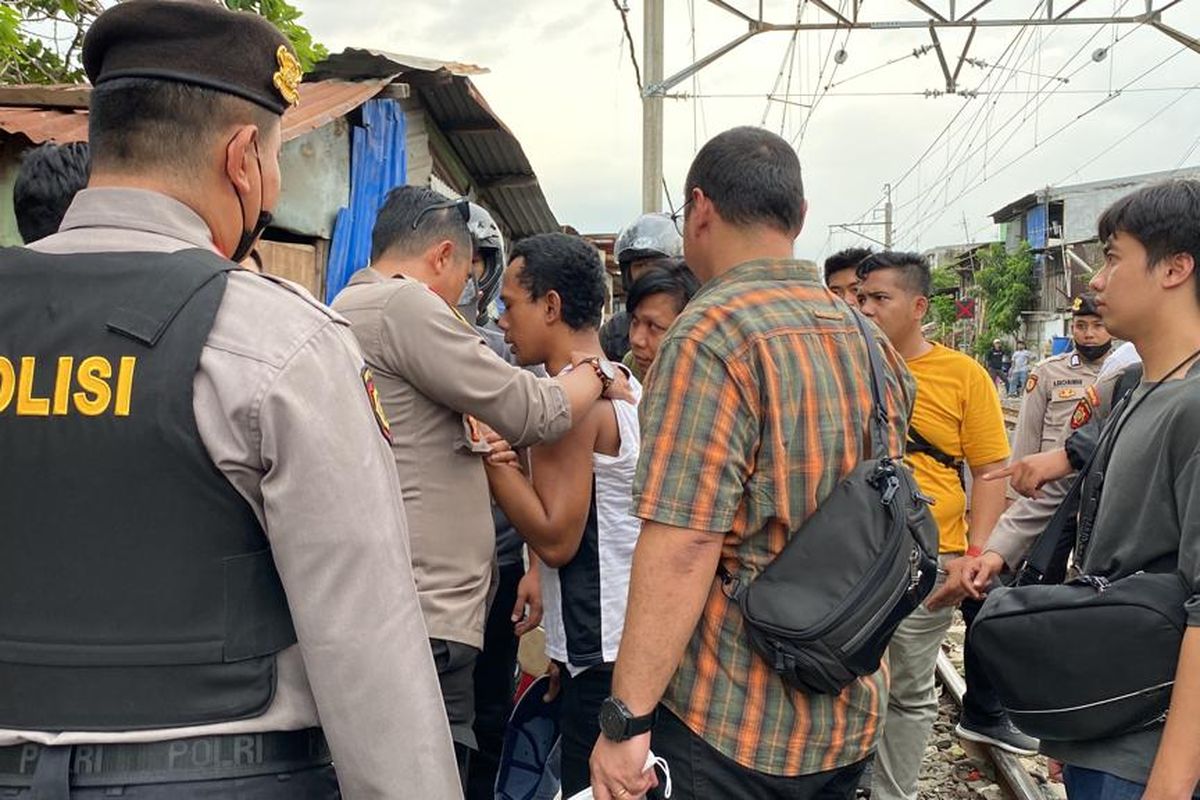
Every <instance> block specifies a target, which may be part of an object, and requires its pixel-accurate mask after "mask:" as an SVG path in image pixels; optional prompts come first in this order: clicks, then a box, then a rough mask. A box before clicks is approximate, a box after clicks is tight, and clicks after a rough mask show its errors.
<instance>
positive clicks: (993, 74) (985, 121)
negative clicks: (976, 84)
mask: <svg viewBox="0 0 1200 800" xmlns="http://www.w3.org/2000/svg"><path fill="white" fill-rule="evenodd" d="M1042 5H1043V4H1042V3H1039V4H1038V6H1037V8H1035V9H1034V10H1033V13H1032V14H1031V15H1030V18H1031V19H1032V17H1033V16H1034V15H1036V14H1037V13H1038V12H1039V11H1040V10H1041V8H1042ZM1028 34H1029V28H1028V26H1023V27H1022V28H1021V29H1019V30H1018V31H1017V33H1016V35H1015V36H1014V37H1013V40H1012V41H1011V42H1010V43H1009V46H1008V47H1006V48H1005V50H1004V52H1003V53H1002V54H1001V57H1000V58H999V59H998V60H997V61H996V62H994V63H993V64H992V65H991V66H990V68H989V70H988V73H987V75H986V76H985V78H984V81H985V82H984V84H983V85H984V86H986V87H987V88H986V93H985V96H984V98H983V101H982V103H981V104H980V105H979V106H978V107H977V108H976V110H975V113H974V115H972V116H971V117H970V118H969V119H968V120H967V121H966V122H965V123H964V124H963V125H962V126H960V127H959V129H958V134H957V135H953V134H952V133H951V132H952V131H953V130H954V123H955V122H956V120H957V119H958V118H959V117H960V116H962V115H963V114H964V113H965V112H966V110H967V108H968V104H964V105H963V106H962V107H961V108H960V109H959V112H958V113H957V114H955V116H954V118H952V119H951V120H950V122H949V123H948V124H947V126H946V127H945V128H943V130H942V133H941V134H940V135H939V137H938V139H935V141H934V143H933V144H931V145H930V147H929V148H927V150H926V152H925V153H924V154H922V156H920V157H919V158H918V159H917V161H916V162H915V164H914V165H913V167H910V169H909V171H908V172H906V173H905V174H904V175H903V176H901V177H900V178H899V179H898V180H897V181H896V182H895V183H894V184H893V188H894V189H895V188H897V187H899V186H901V185H902V184H903V183H904V181H906V180H907V179H908V177H909V176H910V175H911V174H912V173H913V171H914V170H919V168H920V166H921V165H922V164H923V163H924V160H925V159H926V158H927V157H928V156H929V155H930V154H932V152H933V151H934V149H935V146H936V144H937V143H938V141H939V140H940V139H941V138H945V140H946V145H945V147H946V153H947V162H946V164H945V165H944V166H943V167H942V169H941V171H940V172H939V173H937V175H936V176H935V177H934V178H933V181H932V183H931V185H930V186H928V187H926V188H925V190H924V191H921V190H920V188H919V189H918V191H917V192H916V193H914V195H913V198H912V199H911V200H909V201H906V202H902V203H899V204H897V206H896V211H897V212H900V211H902V210H904V209H905V208H907V207H909V206H911V205H913V204H917V205H918V209H919V208H920V204H921V203H922V202H936V198H937V196H938V195H939V194H941V193H943V192H948V191H949V185H950V181H951V180H952V179H953V177H954V175H955V174H956V173H957V171H958V170H959V169H960V167H961V165H962V164H963V163H964V162H965V160H966V159H967V158H969V156H970V154H971V153H972V152H973V151H972V150H971V148H972V146H973V145H974V144H975V142H976V141H977V140H978V138H979V135H980V133H986V136H985V140H984V145H983V147H984V148H986V146H987V143H988V142H989V141H990V138H991V136H992V135H993V133H992V131H991V129H990V124H989V123H990V120H991V116H992V114H993V113H994V111H995V107H996V97H997V96H998V95H997V93H998V92H1000V91H1005V90H1006V88H1007V87H1008V86H1009V85H1010V84H1011V83H1012V82H1013V81H1014V80H1015V79H1016V77H1017V74H1016V73H1014V72H1011V71H1006V68H1007V67H1008V66H1009V65H1010V64H1015V63H1018V62H1021V60H1022V59H1023V58H1025V54H1026V52H1027V51H1028V49H1029V46H1030V44H1031V42H1032V37H1031V36H1029V35H1028ZM1022 40H1024V42H1023V44H1022ZM1018 44H1021V47H1020V49H1019V50H1017V49H1015V48H1016V47H1017V45H1018ZM989 80H991V81H992V83H991V84H988V83H987V81H989ZM1018 93H1022V92H1020V91H1019V90H1018ZM955 138H957V139H958V140H959V144H958V146H957V148H956V150H955V152H954V154H953V155H952V154H951V146H952V145H951V144H950V142H951V140H953V139H955ZM964 150H966V151H967V154H966V155H963V151H964ZM955 158H958V161H957V162H956V163H955V164H954V165H953V166H952V165H951V161H952V160H953V159H955ZM918 174H919V173H918ZM917 213H919V211H918V212H917ZM912 219H913V214H911V213H910V214H909V215H908V216H907V217H905V218H904V219H902V220H901V222H900V224H899V225H898V226H897V227H898V228H899V229H905V228H906V227H907V226H908V225H909V223H910V222H911V221H912Z"/></svg>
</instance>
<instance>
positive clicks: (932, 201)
mask: <svg viewBox="0 0 1200 800" xmlns="http://www.w3.org/2000/svg"><path fill="white" fill-rule="evenodd" d="M1129 2H1130V0H1122V2H1121V5H1120V7H1119V8H1118V10H1117V13H1120V11H1123V10H1124V8H1125V6H1126V5H1127V4H1128V3H1129ZM1035 13H1036V12H1035ZM1144 24H1146V20H1142V22H1140V23H1139V24H1138V25H1137V26H1136V27H1134V28H1133V29H1132V30H1130V31H1127V32H1126V33H1125V34H1123V35H1122V36H1120V37H1117V38H1115V40H1114V43H1119V42H1121V41H1123V40H1124V39H1125V38H1126V37H1128V36H1130V35H1132V34H1133V33H1134V32H1135V31H1136V30H1138V29H1139V28H1140V27H1141V26H1142V25H1144ZM1113 27H1114V29H1115V26H1113ZM1103 32H1104V26H1100V27H1098V28H1097V29H1096V31H1095V32H1093V34H1092V35H1091V36H1090V37H1088V39H1087V41H1085V42H1084V43H1083V44H1082V45H1081V46H1080V47H1079V48H1078V49H1077V50H1076V51H1075V52H1074V53H1073V54H1072V55H1071V56H1070V57H1069V58H1068V59H1066V61H1064V62H1063V65H1062V66H1060V67H1059V69H1058V70H1057V71H1056V72H1055V75H1054V76H1052V77H1053V78H1057V77H1059V76H1061V75H1062V73H1063V72H1064V71H1065V70H1066V69H1067V68H1068V67H1069V66H1070V65H1071V64H1072V63H1073V62H1074V60H1075V59H1076V58H1077V57H1079V55H1080V54H1082V53H1083V52H1084V51H1085V50H1086V49H1087V48H1088V47H1089V46H1090V44H1091V42H1093V41H1094V40H1095V39H1096V37H1097V36H1099V35H1100V34H1101V33H1103ZM1093 63H1094V62H1093V61H1092V60H1090V59H1088V60H1085V61H1084V62H1083V64H1082V65H1080V66H1079V67H1077V68H1076V69H1075V70H1074V72H1072V73H1071V75H1070V76H1068V77H1069V78H1073V77H1074V76H1075V75H1077V74H1079V72H1081V71H1082V70H1083V69H1086V68H1087V67H1089V66H1090V65H1092V64H1093ZM1051 83H1052V81H1050V80H1048V81H1047V83H1046V84H1045V85H1044V86H1043V87H1041V89H1040V90H1039V91H1038V92H1037V93H1036V94H1035V97H1037V98H1038V102H1037V103H1034V104H1033V108H1032V109H1031V108H1030V105H1029V104H1028V103H1027V104H1026V105H1025V107H1024V112H1023V113H1022V114H1021V115H1020V116H1019V117H1017V116H1011V117H1008V118H1007V119H1006V120H1005V121H1004V122H1003V123H1002V124H1001V125H1000V127H999V128H997V129H996V130H994V131H989V135H988V137H987V138H986V139H985V141H984V143H983V145H982V146H981V147H980V148H975V149H973V150H969V151H968V152H967V153H966V155H965V156H964V157H963V158H961V159H960V160H959V161H958V163H957V164H956V165H955V166H954V168H953V169H952V170H950V171H949V172H948V173H946V174H945V175H944V177H943V176H939V178H938V179H937V180H936V181H935V185H936V184H937V183H939V182H940V181H941V180H943V179H944V180H946V181H947V182H948V181H949V180H951V179H952V178H953V176H954V175H955V174H956V173H957V172H958V171H960V170H962V169H964V168H965V167H966V166H967V165H968V164H970V163H971V160H972V159H973V158H974V157H975V156H976V155H977V154H978V153H979V152H980V150H982V151H983V153H984V168H983V174H984V176H985V178H986V177H987V164H988V150H989V145H990V143H991V141H992V140H993V139H995V138H997V137H998V136H999V135H1000V134H1001V133H1002V132H1003V131H1004V130H1006V129H1007V128H1009V127H1010V126H1012V125H1013V123H1017V126H1016V128H1014V129H1013V131H1012V133H1010V134H1009V135H1008V137H1007V138H1005V140H1004V141H1003V143H1002V144H1001V145H1000V147H999V148H996V152H997V153H999V152H1002V151H1003V150H1004V148H1005V147H1006V146H1007V145H1008V143H1009V142H1010V141H1011V140H1012V138H1013V137H1014V136H1015V135H1016V134H1017V133H1018V132H1019V131H1020V130H1021V129H1022V128H1023V127H1024V125H1025V123H1026V122H1028V120H1029V119H1030V118H1031V117H1033V118H1034V120H1035V122H1036V120H1037V114H1038V112H1039V111H1040V109H1041V108H1042V106H1044V105H1045V104H1046V103H1047V102H1048V101H1049V100H1050V99H1051V97H1053V95H1055V94H1061V93H1063V86H1064V85H1065V83H1061V82H1060V83H1058V85H1056V86H1054V87H1053V88H1052V89H1051V90H1050V92H1049V93H1048V94H1044V92H1045V90H1046V89H1047V88H1049V87H1050V84H1051ZM989 119H990V117H989ZM947 185H948V183H947ZM939 188H940V187H939ZM960 194H961V193H960ZM931 195H932V196H931ZM912 202H920V203H921V204H922V205H923V206H927V208H925V210H924V211H922V212H918V215H927V214H928V213H929V212H930V211H932V210H933V209H934V208H936V203H937V197H936V193H928V194H925V195H918V196H917V197H915V198H914V199H913V200H911V201H908V202H907V203H903V204H901V205H902V206H908V205H909V204H910V203H912ZM943 207H945V206H943ZM911 219H912V216H911V215H910V216H909V217H908V218H906V219H905V220H904V221H903V223H902V227H903V226H907V224H908V223H909V222H910V221H911ZM921 219H922V220H924V219H925V216H921ZM915 228H916V229H918V230H919V229H920V228H921V225H919V224H918V225H916V226H915Z"/></svg>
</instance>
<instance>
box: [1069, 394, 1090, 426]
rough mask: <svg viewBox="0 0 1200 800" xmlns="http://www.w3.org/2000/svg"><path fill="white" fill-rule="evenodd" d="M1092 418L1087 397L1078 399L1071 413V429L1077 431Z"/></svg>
mask: <svg viewBox="0 0 1200 800" xmlns="http://www.w3.org/2000/svg"><path fill="white" fill-rule="evenodd" d="M1091 419H1092V406H1091V404H1090V403H1088V401H1087V398H1084V399H1083V400H1080V401H1079V403H1078V404H1077V405H1076V406H1075V411H1074V413H1072V414H1071V430H1073V431H1077V430H1079V429H1080V428H1082V427H1083V426H1084V425H1087V424H1088V422H1089V421H1090V420H1091Z"/></svg>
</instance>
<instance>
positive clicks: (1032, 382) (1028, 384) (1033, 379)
mask: <svg viewBox="0 0 1200 800" xmlns="http://www.w3.org/2000/svg"><path fill="white" fill-rule="evenodd" d="M1037 383H1038V376H1037V373H1034V374H1032V375H1030V376H1029V380H1027V381H1025V394H1032V393H1033V390H1034V389H1036V388H1037Z"/></svg>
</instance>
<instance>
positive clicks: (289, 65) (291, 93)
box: [273, 45, 304, 106]
mask: <svg viewBox="0 0 1200 800" xmlns="http://www.w3.org/2000/svg"><path fill="white" fill-rule="evenodd" d="M275 60H276V61H277V62H279V71H278V72H276V73H275V77H274V81H273V82H274V84H275V88H276V89H278V90H279V93H280V94H281V95H283V99H284V100H285V101H287V104H288V105H289V106H294V105H297V104H299V102H300V81H301V80H303V78H304V72H303V70H301V69H300V62H299V61H297V60H296V57H295V56H294V55H292V51H291V50H288V49H287V48H286V47H284V46H283V45H279V49H278V50H276V51H275Z"/></svg>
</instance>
